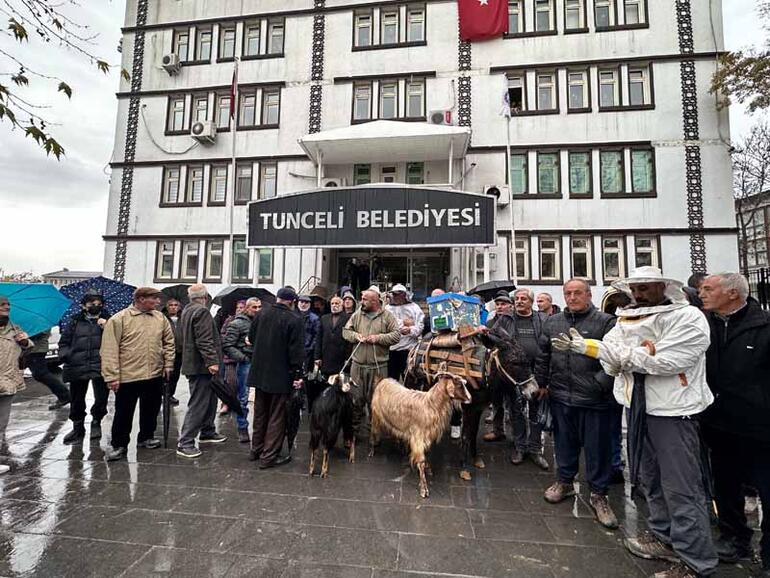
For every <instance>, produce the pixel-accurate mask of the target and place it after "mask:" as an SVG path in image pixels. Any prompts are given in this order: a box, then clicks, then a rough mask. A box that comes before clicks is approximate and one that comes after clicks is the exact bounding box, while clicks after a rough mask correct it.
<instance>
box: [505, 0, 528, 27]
mask: <svg viewBox="0 0 770 578" xmlns="http://www.w3.org/2000/svg"><path fill="white" fill-rule="evenodd" d="M522 32H524V0H509V2H508V34H521V33H522Z"/></svg>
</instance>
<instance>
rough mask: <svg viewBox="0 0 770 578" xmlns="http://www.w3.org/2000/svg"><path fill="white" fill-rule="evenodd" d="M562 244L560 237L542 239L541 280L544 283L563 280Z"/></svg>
mask: <svg viewBox="0 0 770 578" xmlns="http://www.w3.org/2000/svg"><path fill="white" fill-rule="evenodd" d="M560 244H561V239H560V238H558V237H545V238H543V237H541V238H540V279H542V280H543V281H555V280H558V279H560V278H561V266H560V264H561V257H560V253H561V251H560V250H559V247H560Z"/></svg>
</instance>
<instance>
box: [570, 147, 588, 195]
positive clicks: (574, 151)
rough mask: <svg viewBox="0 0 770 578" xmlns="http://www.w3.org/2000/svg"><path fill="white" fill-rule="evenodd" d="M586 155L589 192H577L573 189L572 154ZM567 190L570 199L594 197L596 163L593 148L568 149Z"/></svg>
mask: <svg viewBox="0 0 770 578" xmlns="http://www.w3.org/2000/svg"><path fill="white" fill-rule="evenodd" d="M578 154H582V155H586V156H587V157H588V192H586V193H575V192H573V191H572V155H578ZM567 190H568V193H569V198H570V199H592V198H593V196H594V163H593V154H592V151H591V149H581V148H570V149H567Z"/></svg>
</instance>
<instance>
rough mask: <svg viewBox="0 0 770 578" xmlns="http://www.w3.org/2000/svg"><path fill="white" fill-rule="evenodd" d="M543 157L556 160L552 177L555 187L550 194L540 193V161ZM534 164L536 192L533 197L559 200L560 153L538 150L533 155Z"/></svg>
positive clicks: (560, 193)
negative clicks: (550, 157)
mask: <svg viewBox="0 0 770 578" xmlns="http://www.w3.org/2000/svg"><path fill="white" fill-rule="evenodd" d="M545 156H552V157H554V158H555V159H556V165H555V167H554V168H555V172H556V174H555V175H554V184H555V185H556V191H555V192H552V193H544V192H541V191H540V168H541V167H540V159H541V158H542V157H545ZM535 163H536V167H537V169H536V171H537V172H536V178H535V181H536V183H537V190H536V192H535V195H536V196H538V197H548V198H560V197H561V196H562V192H561V189H562V187H561V153H560V152H559V151H558V150H549V149H545V150H538V151H536V155H535Z"/></svg>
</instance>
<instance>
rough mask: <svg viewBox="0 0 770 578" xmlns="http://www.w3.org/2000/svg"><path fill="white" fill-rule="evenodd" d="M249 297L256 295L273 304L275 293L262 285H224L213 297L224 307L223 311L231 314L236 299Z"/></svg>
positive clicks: (242, 299) (233, 310)
mask: <svg viewBox="0 0 770 578" xmlns="http://www.w3.org/2000/svg"><path fill="white" fill-rule="evenodd" d="M250 297H256V298H257V299H259V300H260V301H263V302H266V303H269V304H273V303H275V295H273V294H272V293H270V291H268V290H267V289H264V288H262V287H249V286H247V285H230V286H229V287H225V288H224V289H222V290H221V291H220V292H219V293H217V294H216V296H215V297H214V303H216V304H217V305H219V306H220V307H221V308H222V309H224V311H225V313H227V314H228V315H232V314H233V313H234V312H235V306H236V304H237V303H238V301H244V300H246V299H248V298H250Z"/></svg>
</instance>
